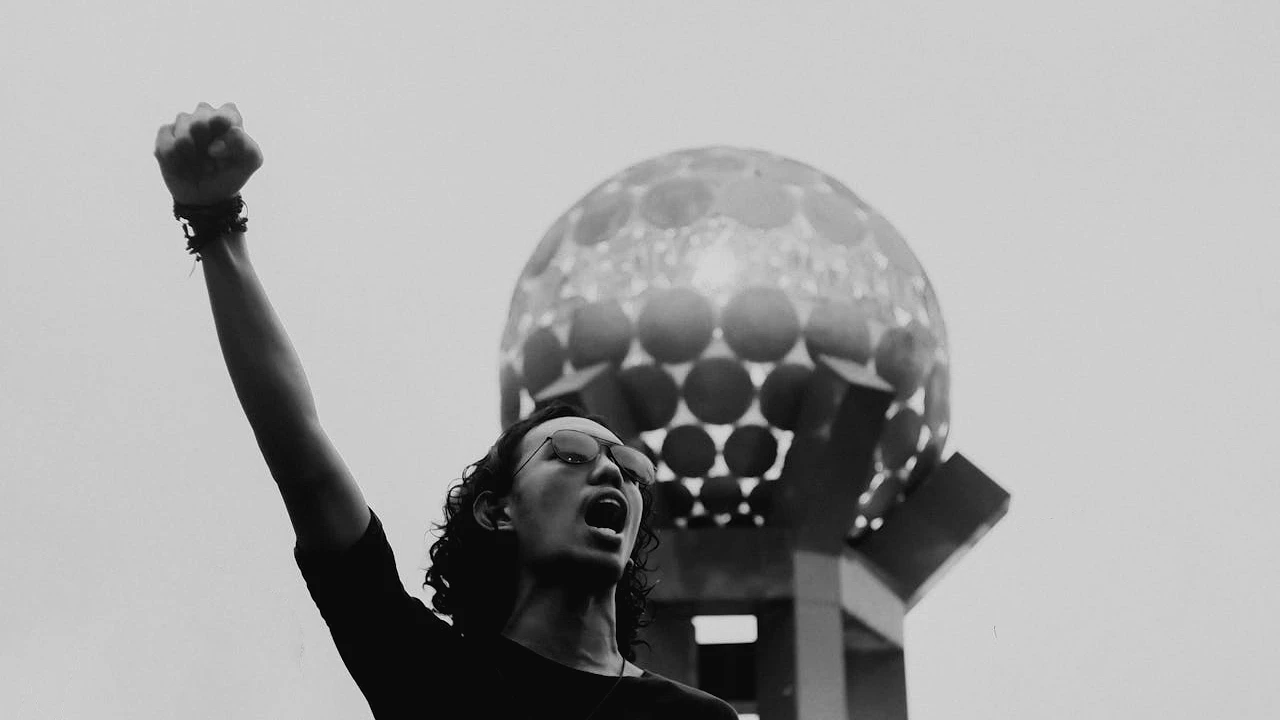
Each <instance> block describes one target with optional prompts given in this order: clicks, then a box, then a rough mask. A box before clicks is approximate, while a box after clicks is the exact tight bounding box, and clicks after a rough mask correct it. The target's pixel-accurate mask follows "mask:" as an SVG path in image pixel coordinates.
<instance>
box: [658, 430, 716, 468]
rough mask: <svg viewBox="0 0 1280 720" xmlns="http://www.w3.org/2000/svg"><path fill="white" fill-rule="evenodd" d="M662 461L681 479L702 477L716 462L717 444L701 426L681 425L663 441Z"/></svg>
mask: <svg viewBox="0 0 1280 720" xmlns="http://www.w3.org/2000/svg"><path fill="white" fill-rule="evenodd" d="M662 459H663V461H664V462H666V463H667V467H669V468H671V471H672V472H674V473H675V474H676V475H679V476H680V477H702V476H703V475H706V474H707V471H708V470H710V469H711V466H712V465H714V464H715V462H716V443H715V441H714V440H712V439H711V436H710V435H708V434H707V431H706V430H703V429H702V427H701V426H700V425H681V426H680V427H677V428H672V429H671V431H670V432H668V433H667V437H666V439H665V440H663V441H662Z"/></svg>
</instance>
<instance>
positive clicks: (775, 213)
mask: <svg viewBox="0 0 1280 720" xmlns="http://www.w3.org/2000/svg"><path fill="white" fill-rule="evenodd" d="M720 212H722V213H724V214H725V215H728V216H729V217H731V218H733V219H735V220H737V221H739V222H741V223H742V224H744V225H747V226H749V227H754V228H760V229H761V230H769V229H771V228H777V227H782V226H783V225H786V224H787V223H788V222H790V221H791V216H793V215H795V214H796V205H795V201H794V200H792V199H791V193H788V192H787V191H786V190H785V189H783V188H782V187H781V186H780V185H778V184H776V183H772V182H769V181H768V180H760V179H758V178H745V179H742V180H739V181H737V182H735V183H732V184H730V185H729V186H728V187H726V188H725V189H724V191H723V192H722V193H721V194H720Z"/></svg>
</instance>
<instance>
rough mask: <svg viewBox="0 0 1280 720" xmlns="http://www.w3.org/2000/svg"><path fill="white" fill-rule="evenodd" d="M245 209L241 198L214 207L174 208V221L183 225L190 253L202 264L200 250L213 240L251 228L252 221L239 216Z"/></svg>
mask: <svg viewBox="0 0 1280 720" xmlns="http://www.w3.org/2000/svg"><path fill="white" fill-rule="evenodd" d="M244 208H245V202H244V199H243V198H241V197H240V196H239V195H236V196H235V197H232V198H228V199H226V200H223V201H222V202H217V203H214V204H212V205H183V204H182V203H178V202H175V203H174V204H173V218H174V219H175V220H181V221H182V234H183V235H184V236H185V237H186V238H187V252H188V253H190V254H192V255H195V256H196V261H197V262H199V261H200V259H201V258H200V248H202V247H204V246H205V244H206V243H208V242H209V241H210V240H216V239H217V238H219V237H222V236H223V235H224V234H226V233H229V232H232V231H236V232H244V231H245V230H247V229H248V228H249V218H248V217H242V216H241V215H240V213H241V212H242V211H243V210H244Z"/></svg>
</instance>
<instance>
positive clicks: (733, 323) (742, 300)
mask: <svg viewBox="0 0 1280 720" xmlns="http://www.w3.org/2000/svg"><path fill="white" fill-rule="evenodd" d="M720 326H721V327H722V328H723V329H724V339H725V341H727V342H728V343H729V347H731V348H733V351H734V352H736V353H738V355H739V356H740V357H742V358H744V359H746V360H751V361H753V362H771V361H776V360H781V359H782V358H783V356H784V355H786V354H787V351H788V350H790V349H791V348H792V346H794V345H795V344H796V338H797V337H798V336H799V335H800V319H799V318H798V317H796V309H795V307H794V306H793V305H792V304H791V300H790V298H788V297H787V294H786V293H784V292H783V291H781V290H779V289H778V288H770V287H760V286H757V287H750V288H747V289H745V290H743V291H741V292H739V293H738V294H737V295H735V296H734V297H733V299H732V300H730V301H729V304H728V305H727V306H725V309H724V314H723V316H722V317H721V319H720Z"/></svg>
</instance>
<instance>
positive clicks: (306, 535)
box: [155, 103, 369, 549]
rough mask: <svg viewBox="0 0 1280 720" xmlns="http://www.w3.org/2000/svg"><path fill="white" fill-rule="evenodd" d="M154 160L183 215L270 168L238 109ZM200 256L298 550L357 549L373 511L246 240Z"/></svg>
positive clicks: (168, 137) (170, 135)
mask: <svg viewBox="0 0 1280 720" xmlns="http://www.w3.org/2000/svg"><path fill="white" fill-rule="evenodd" d="M155 155H156V159H157V160H158V161H159V163H160V169H161V174H162V175H163V176H164V180H165V184H166V185H167V186H168V187H169V191H170V193H171V194H172V195H173V198H174V201H175V202H178V203H182V204H184V205H211V204H214V203H217V202H220V201H223V200H226V199H229V198H232V197H234V196H235V195H236V194H237V193H238V192H239V191H240V188H241V187H243V186H244V184H245V182H247V181H248V179H249V177H250V176H252V174H253V173H254V172H255V171H256V170H257V169H258V168H259V167H261V166H262V152H261V150H260V149H259V148H258V145H257V143H255V142H254V141H253V139H252V138H251V137H249V135H248V134H247V133H245V131H244V127H243V121H242V119H241V117H240V113H239V112H238V111H237V109H236V107H235V106H234V105H232V104H231V103H227V104H226V105H223V106H222V107H221V108H218V109H216V110H215V109H214V108H213V107H212V106H210V105H208V104H205V103H200V105H199V106H197V107H196V111H195V112H194V113H191V114H187V113H181V114H179V115H178V117H177V119H176V120H175V121H174V123H173V124H171V125H165V126H163V127H161V128H160V131H159V133H158V134H157V137H156V150H155ZM200 253H201V256H202V261H203V262H202V264H203V266H204V277H205V284H206V285H207V286H208V290H209V303H210V306H211V308H212V310H213V320H214V325H215V327H216V328H217V333H218V342H219V344H220V346H221V348H222V357H223V359H224V360H225V361H226V364H227V371H228V372H229V373H230V375H231V382H232V384H233V385H234V386H235V391H236V395H237V396H238V397H239V399H240V406H241V407H242V408H243V409H244V413H245V416H246V417H247V418H248V420H249V425H250V426H251V427H252V428H253V433H254V436H255V437H256V438H257V441H258V448H259V449H260V450H261V451H262V456H263V458H264V459H265V460H266V462H267V467H268V468H269V469H270V471H271V476H272V477H273V478H274V479H275V481H276V485H277V486H278V487H279V489H280V494H281V496H282V497H283V498H284V503H285V507H286V509H287V510H288V513H289V519H290V521H291V522H292V524H293V529H294V532H295V534H296V535H297V539H298V547H299V548H303V549H312V548H345V547H348V546H350V545H351V544H352V543H354V542H355V541H356V540H358V539H359V538H360V536H361V535H362V534H363V533H364V530H365V528H366V526H367V525H368V522H369V508H368V505H367V504H366V503H365V499H364V496H363V494H362V493H361V492H360V487H359V486H358V485H357V484H356V481H355V479H354V478H353V477H352V476H351V472H350V471H349V470H348V469H347V466H346V464H345V463H344V462H343V461H342V458H341V457H340V456H339V455H338V452H337V450H336V449H334V447H333V444H332V443H331V442H330V441H329V438H328V437H327V436H326V435H325V433H324V430H323V429H322V428H321V427H320V421H319V417H318V415H317V413H316V407H315V400H314V398H313V397H312V394H311V388H310V386H309V385H308V383H307V378H306V375H305V373H304V372H303V370H302V363H301V362H300V361H299V359H298V355H297V353H296V352H295V351H294V348H293V344H292V343H291V342H290V341H289V337H288V335H287V334H286V333H285V330H284V326H283V325H282V324H281V323H280V319H279V318H278V317H277V316H276V313H275V311H274V310H273V309H272V307H271V303H270V301H269V300H268V299H267V294H266V291H265V290H264V289H263V287H262V283H261V282H260V281H259V279H258V275H257V273H256V272H255V271H254V269H253V265H252V263H251V262H250V261H249V253H248V248H247V246H246V242H245V236H244V233H242V232H237V231H227V232H224V233H222V234H221V235H220V236H219V237H216V238H212V239H209V240H208V241H207V242H205V243H204V244H203V245H202V247H201V250H200Z"/></svg>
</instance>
